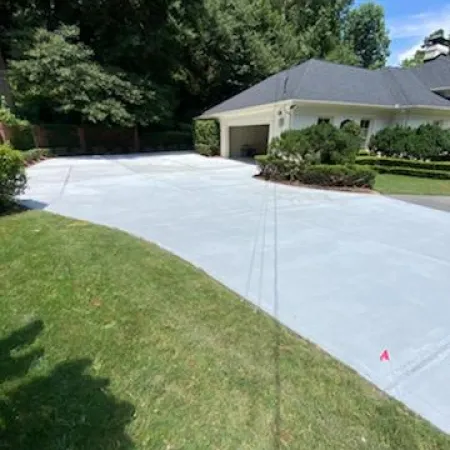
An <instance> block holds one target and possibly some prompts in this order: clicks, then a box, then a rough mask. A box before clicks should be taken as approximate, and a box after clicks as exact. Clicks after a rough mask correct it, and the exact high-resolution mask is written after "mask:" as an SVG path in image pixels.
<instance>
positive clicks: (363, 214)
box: [22, 153, 450, 432]
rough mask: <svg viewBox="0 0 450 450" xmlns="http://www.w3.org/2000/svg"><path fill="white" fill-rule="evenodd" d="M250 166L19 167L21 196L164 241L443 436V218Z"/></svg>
mask: <svg viewBox="0 0 450 450" xmlns="http://www.w3.org/2000/svg"><path fill="white" fill-rule="evenodd" d="M254 172H255V167H254V166H252V165H247V164H244V163H240V162H237V161H231V160H224V159H219V158H212V159H206V158H203V157H201V156H198V155H196V154H191V153H178V154H160V155H151V156H150V155H130V156H120V157H85V158H81V157H80V158H59V159H51V160H47V161H45V162H42V163H40V164H38V165H36V166H33V167H32V168H30V169H29V170H28V175H29V179H30V182H29V189H28V191H27V192H26V194H24V195H23V196H22V200H23V202H24V203H25V204H26V205H28V206H30V207H32V208H40V209H46V210H48V211H51V212H55V213H58V214H62V215H65V216H69V217H74V218H77V219H84V220H88V221H91V222H95V223H99V224H103V225H108V226H112V227H116V228H120V229H122V230H125V231H127V232H130V233H132V234H134V235H136V236H139V237H142V238H144V239H147V240H149V241H152V242H155V243H157V244H159V245H161V246H162V247H164V248H166V249H168V250H170V251H172V252H173V253H175V254H177V255H179V256H181V257H182V258H184V259H186V260H188V261H190V262H192V263H193V264H195V265H197V266H199V267H201V268H203V269H204V270H205V271H206V272H208V273H209V274H210V275H211V276H213V277H214V278H216V279H217V280H219V281H220V282H222V283H223V284H225V285H226V286H228V287H229V288H231V289H233V290H234V291H236V292H238V293H239V294H241V295H242V296H243V297H245V298H247V299H248V300H249V301H250V302H252V303H254V304H255V305H257V306H259V307H260V308H262V309H263V310H264V311H266V312H267V313H269V314H272V315H275V316H276V317H277V318H278V319H279V320H280V321H281V322H282V323H283V324H285V325H286V326H288V327H289V328H291V329H292V330H294V331H295V332H297V333H298V334H300V335H302V336H304V337H305V338H307V339H309V340H311V341H313V342H315V343H316V344H318V345H319V346H320V347H322V348H323V349H324V350H326V351H327V352H329V353H330V354H332V355H333V356H334V357H336V358H338V359H340V360H341V361H343V362H344V363H345V364H347V365H349V366H350V367H352V368H353V369H355V370H356V371H358V372H359V373H360V374H361V375H362V376H364V377H365V378H367V379H368V380H370V381H371V382H373V383H374V384H376V385H377V386H378V387H379V388H381V389H383V390H384V391H386V392H387V393H389V394H390V395H392V396H394V397H396V398H397V399H399V400H400V401H402V402H404V403H405V404H406V405H408V406H409V407H410V408H411V409H412V410H414V411H416V412H417V413H419V414H421V415H422V416H423V417H425V418H427V419H428V420H429V421H431V422H432V423H434V424H435V425H436V426H437V427H439V428H441V429H442V430H444V431H446V432H450V389H448V380H449V379H450V214H448V213H446V212H442V211H437V210H433V209H429V208H424V207H421V206H417V205H413V204H409V203H405V202H402V201H398V200H395V199H391V198H386V197H382V196H378V195H364V194H352V193H340V192H332V191H320V190H313V189H302V188H294V187H290V186H283V185H278V186H275V185H273V184H269V183H266V182H263V181H261V180H257V179H254V178H252V175H253V174H254ZM275 263H276V264H275ZM275 267H276V272H277V274H278V277H277V278H278V296H277V298H275V295H274V292H275V289H274V273H275ZM149 277H151V274H149ZM384 349H388V350H389V352H390V354H391V362H390V363H386V362H385V363H382V362H380V359H379V355H380V353H381V352H382V351H383V350H384Z"/></svg>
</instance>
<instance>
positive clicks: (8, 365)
mask: <svg viewBox="0 0 450 450" xmlns="http://www.w3.org/2000/svg"><path fill="white" fill-rule="evenodd" d="M43 329H44V324H43V322H42V321H40V320H36V321H34V322H31V323H29V324H28V325H26V326H24V327H23V328H21V329H19V330H17V331H14V332H13V333H11V334H10V335H9V336H8V337H7V338H5V339H2V340H0V384H1V383H3V382H4V381H8V380H11V379H14V378H16V377H23V376H25V375H26V374H27V373H28V371H29V370H30V368H31V367H32V365H33V364H34V362H35V361H38V360H39V358H41V357H42V355H43V354H44V351H43V350H33V351H30V352H28V353H26V354H25V355H15V353H16V352H19V351H21V350H23V349H24V348H25V347H27V346H28V345H31V344H33V342H34V341H35V340H36V338H37V337H38V335H39V334H40V333H41V331H42V330H43ZM0 448H1V447H0Z"/></svg>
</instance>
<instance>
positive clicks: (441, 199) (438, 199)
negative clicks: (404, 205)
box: [391, 195, 450, 212]
mask: <svg viewBox="0 0 450 450" xmlns="http://www.w3.org/2000/svg"><path fill="white" fill-rule="evenodd" d="M391 197H393V198H396V199H398V200H403V201H404V202H409V203H415V204H416V205H422V206H427V207H428V208H434V209H440V210H441V211H448V212H450V197H449V196H445V195H392V196H391Z"/></svg>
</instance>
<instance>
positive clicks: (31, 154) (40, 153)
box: [22, 148, 50, 164]
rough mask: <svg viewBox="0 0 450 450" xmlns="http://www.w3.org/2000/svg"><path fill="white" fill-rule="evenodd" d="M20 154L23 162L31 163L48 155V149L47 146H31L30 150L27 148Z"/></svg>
mask: <svg viewBox="0 0 450 450" xmlns="http://www.w3.org/2000/svg"><path fill="white" fill-rule="evenodd" d="M22 155H23V160H24V162H25V164H32V163H34V162H38V161H40V160H41V159H44V158H47V157H49V156H50V151H49V150H48V149H47V148H33V149H31V150H27V151H26V152H22Z"/></svg>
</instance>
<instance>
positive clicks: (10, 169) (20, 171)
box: [0, 144, 27, 208]
mask: <svg viewBox="0 0 450 450" xmlns="http://www.w3.org/2000/svg"><path fill="white" fill-rule="evenodd" d="M26 181H27V180H26V176H25V171H24V161H23V157H22V154H21V152H19V151H18V150H14V149H13V148H12V147H11V146H10V145H9V144H2V145H0V208H4V207H5V205H6V204H8V203H9V202H10V201H11V200H12V198H13V197H14V196H15V195H19V194H21V193H22V192H23V191H24V190H25V186H26Z"/></svg>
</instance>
